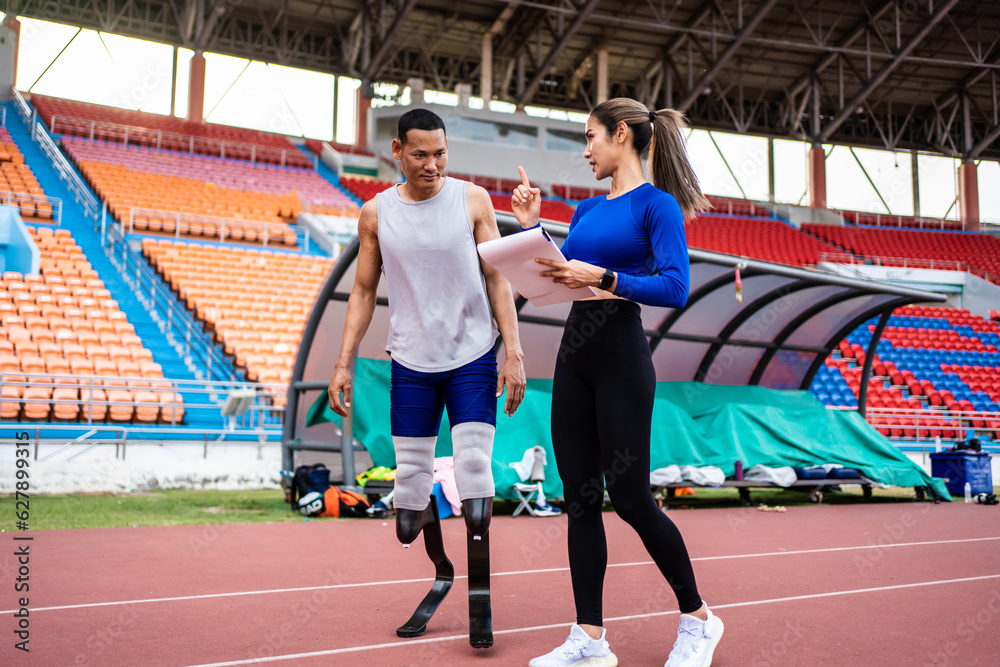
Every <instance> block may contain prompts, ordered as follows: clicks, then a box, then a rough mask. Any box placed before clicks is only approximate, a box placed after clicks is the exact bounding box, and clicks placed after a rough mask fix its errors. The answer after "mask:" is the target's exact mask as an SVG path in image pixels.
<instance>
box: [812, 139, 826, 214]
mask: <svg viewBox="0 0 1000 667" xmlns="http://www.w3.org/2000/svg"><path fill="white" fill-rule="evenodd" d="M809 206H811V207H812V208H826V153H825V152H824V151H823V146H822V144H816V145H814V146H813V147H812V148H810V149H809Z"/></svg>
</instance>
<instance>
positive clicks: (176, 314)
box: [105, 225, 237, 381]
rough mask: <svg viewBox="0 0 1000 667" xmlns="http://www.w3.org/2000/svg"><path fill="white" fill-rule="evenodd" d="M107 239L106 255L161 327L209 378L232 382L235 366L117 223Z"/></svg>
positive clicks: (235, 375)
mask: <svg viewBox="0 0 1000 667" xmlns="http://www.w3.org/2000/svg"><path fill="white" fill-rule="evenodd" d="M107 238H108V240H109V243H108V245H107V246H106V247H105V252H106V253H107V254H108V258H109V259H110V260H111V262H112V263H113V264H114V265H115V266H116V267H117V268H118V271H119V273H120V274H121V276H122V279H123V280H125V282H126V283H128V285H129V286H130V287H131V288H132V290H133V292H134V293H135V295H136V297H137V298H139V299H140V300H141V301H142V302H143V304H144V305H145V306H146V308H147V309H148V310H149V311H150V312H155V313H157V316H158V317H159V318H160V323H159V324H160V330H161V331H162V332H163V333H167V332H170V333H172V334H173V336H174V337H175V338H176V339H177V340H178V342H180V343H182V344H183V353H184V355H185V356H191V357H192V358H196V359H197V360H198V361H199V362H201V363H202V364H203V365H204V366H205V367H206V368H207V370H208V374H209V378H211V379H214V380H219V381H232V380H234V379H236V378H237V372H236V368H235V367H234V366H233V363H232V361H230V360H229V359H228V358H227V357H226V356H225V354H224V353H223V351H222V350H220V349H219V347H218V346H217V345H215V343H213V342H212V339H211V338H210V337H209V336H208V334H207V333H206V332H205V330H204V327H203V326H202V325H201V323H200V322H198V321H197V320H196V319H195V318H194V316H193V315H192V314H191V312H190V311H189V310H188V309H187V308H185V307H184V305H183V304H182V303H181V302H180V301H179V300H178V298H177V296H176V295H175V294H174V293H173V291H172V290H171V289H170V288H169V287H167V286H166V285H165V284H164V282H163V280H162V279H161V278H160V277H159V276H158V275H157V274H156V272H155V271H154V270H153V269H152V267H151V266H150V265H149V263H148V262H147V261H146V260H145V259H144V258H143V257H142V256H140V255H139V254H138V253H137V252H136V251H135V250H133V249H132V247H131V246H130V245H129V243H128V241H127V240H126V239H125V237H124V236H123V235H122V231H121V229H120V228H119V227H118V226H117V225H112V226H111V227H110V228H109V229H108V232H107Z"/></svg>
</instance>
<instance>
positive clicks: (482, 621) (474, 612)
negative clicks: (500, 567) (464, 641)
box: [468, 533, 493, 648]
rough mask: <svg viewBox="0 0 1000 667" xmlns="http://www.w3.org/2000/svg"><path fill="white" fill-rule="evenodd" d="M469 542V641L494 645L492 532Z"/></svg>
mask: <svg viewBox="0 0 1000 667" xmlns="http://www.w3.org/2000/svg"><path fill="white" fill-rule="evenodd" d="M468 544H469V643H470V644H472V647H473V648H489V647H490V646H493V613H492V610H491V609H490V534H489V533H486V534H485V535H483V536H482V538H481V539H475V538H474V537H473V536H472V534H471V533H470V534H468Z"/></svg>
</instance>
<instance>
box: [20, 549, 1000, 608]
mask: <svg viewBox="0 0 1000 667" xmlns="http://www.w3.org/2000/svg"><path fill="white" fill-rule="evenodd" d="M995 540H1000V537H971V538H967V539H960V540H933V541H929V542H901V543H899V544H885V545H880V544H874V543H873V544H865V545H862V546H856V547H830V548H826V549H803V550H800V551H768V552H764V553H756V554H733V555H731V556H702V557H700V558H692V559H691V560H692V562H700V561H712V560H733V559H738V558H765V557H769V556H796V555H804V554H819V553H830V552H836V551H858V550H861V549H890V548H896V547H922V546H932V545H936V544H961V543H967V542H986V541H995ZM653 564H654V563H653V561H651V560H647V561H637V562H634V563H612V564H609V565H608V568H613V567H636V566H641V565H653ZM550 572H569V568H568V567H550V568H545V569H539V570H514V571H511V572H494V573H492V574H490V576H491V577H511V576H520V575H531V574H546V573H550ZM466 578H468V577H467V576H466V575H464V574H460V575H456V576H455V579H456V580H458V579H466ZM431 581H433V578H431V577H426V578H422V579H396V580H393V581H363V582H358V583H354V584H329V585H326V586H301V587H298V588H272V589H268V590H260V591H236V592H233V593H206V594H203V595H180V596H176V597H169V598H144V599H139V600H115V601H112V602H86V603H83V604H67V605H59V606H54V607H38V608H36V609H32V610H31V611H33V612H39V611H63V610H66V609H90V608H92V607H114V606H119V605H128V604H150V603H153V602H184V601H186V600H211V599H215V598H231V597H243V596H246V595H273V594H280V593H303V592H309V591H324V590H334V589H341V588H364V587H367V586H396V585H399V584H418V583H429V582H431ZM15 612H17V609H2V610H0V614H13V613H15Z"/></svg>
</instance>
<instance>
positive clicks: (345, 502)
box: [299, 486, 371, 518]
mask: <svg viewBox="0 0 1000 667" xmlns="http://www.w3.org/2000/svg"><path fill="white" fill-rule="evenodd" d="M369 507H371V505H370V504H369V503H368V500H367V499H366V498H365V497H364V496H362V495H361V494H360V493H355V492H354V491H348V490H347V489H338V488H337V487H335V486H331V487H329V488H328V489H327V490H326V491H324V492H323V493H319V492H318V491H313V492H311V493H307V494H306V495H304V496H303V497H302V499H301V500H300V501H299V512H301V513H302V514H304V515H305V516H332V517H339V518H358V517H365V516H367V514H366V513H365V510H367V509H368V508H369Z"/></svg>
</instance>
